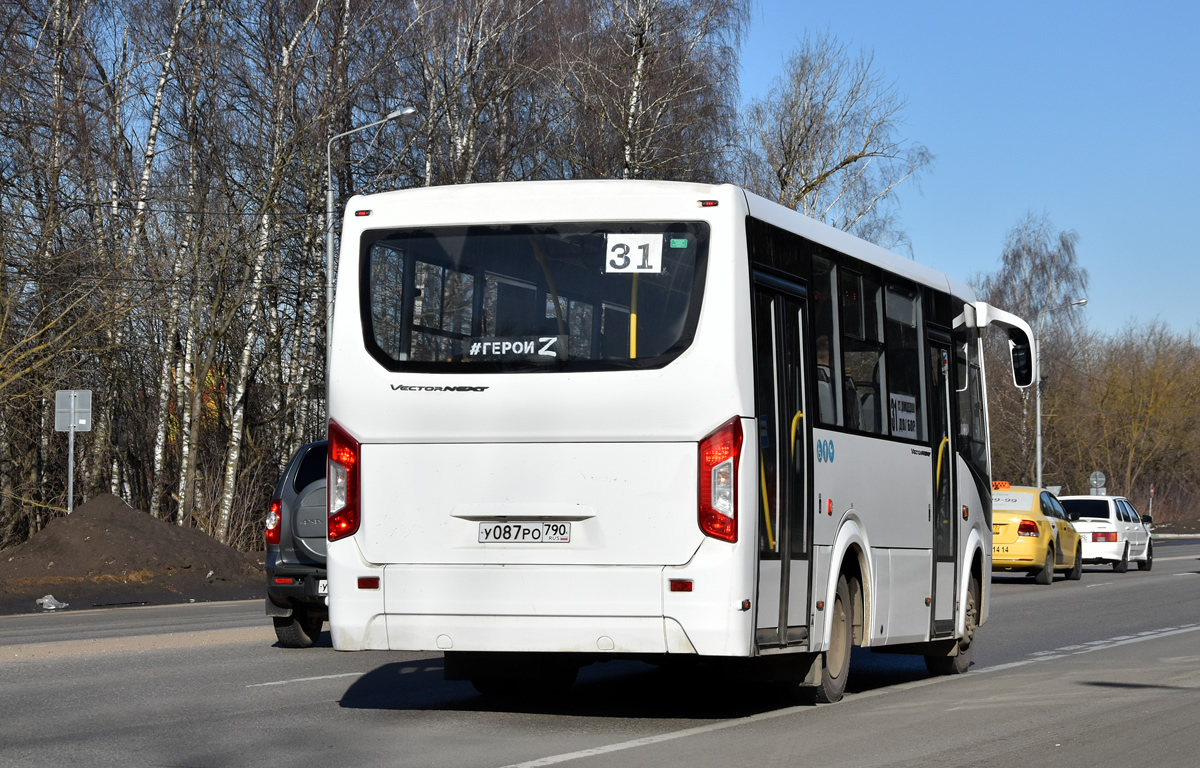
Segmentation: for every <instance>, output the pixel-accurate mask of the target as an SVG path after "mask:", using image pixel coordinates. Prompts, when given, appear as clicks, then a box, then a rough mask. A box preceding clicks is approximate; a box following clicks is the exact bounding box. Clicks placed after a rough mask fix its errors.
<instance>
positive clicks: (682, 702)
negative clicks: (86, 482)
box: [0, 541, 1200, 768]
mask: <svg viewBox="0 0 1200 768" xmlns="http://www.w3.org/2000/svg"><path fill="white" fill-rule="evenodd" d="M1155 554H1156V558H1155V565H1154V569H1153V570H1152V571H1149V572H1142V571H1137V570H1131V571H1130V572H1129V573H1126V574H1114V573H1113V572H1112V571H1111V570H1110V569H1100V568H1094V569H1085V572H1084V576H1083V579H1082V580H1081V581H1079V582H1066V581H1063V580H1061V578H1060V579H1059V580H1057V581H1056V582H1055V583H1054V584H1053V585H1051V586H1048V587H1039V586H1036V585H1034V584H1032V583H1030V582H1027V581H1026V580H1024V579H1020V578H1010V577H1005V576H998V577H996V578H995V579H994V580H993V585H992V612H991V616H990V619H989V621H988V623H987V624H986V625H985V626H984V627H983V628H982V630H981V632H980V636H979V646H978V648H977V650H976V655H975V664H974V666H973V667H972V671H971V672H970V673H968V674H967V675H963V676H959V677H955V678H930V677H928V676H927V674H926V673H925V670H924V666H923V664H922V663H921V661H920V660H919V659H917V658H909V657H903V656H890V655H883V654H872V653H870V652H869V651H856V652H855V657H854V663H853V667H852V670H851V680H850V693H849V694H848V695H847V697H846V698H845V700H843V701H842V702H841V703H839V704H835V705H822V706H811V705H805V704H800V703H797V699H796V698H795V697H794V696H792V695H790V694H789V693H787V692H784V691H779V690H773V689H768V688H763V687H761V686H760V687H752V686H741V687H737V686H727V685H720V684H717V683H714V682H713V681H711V680H707V679H687V678H683V677H680V676H677V675H671V674H668V673H666V672H663V671H661V670H658V669H656V668H654V667H650V666H647V665H642V664H638V663H633V662H610V663H606V664H598V665H593V666H591V667H588V668H585V669H584V670H583V672H582V673H581V674H580V678H579V682H578V683H577V685H576V687H575V689H574V691H573V692H572V695H571V696H570V697H569V698H568V699H566V700H564V701H562V702H559V703H555V704H551V703H542V704H539V703H530V702H521V701H510V700H493V699H487V698H484V697H481V696H479V695H477V694H476V693H475V691H474V689H473V688H472V687H471V686H470V685H469V684H468V683H462V682H445V681H443V680H442V674H441V667H442V660H441V657H440V656H438V655H430V654H400V653H358V654H348V653H336V652H334V651H333V650H332V649H331V648H330V647H329V645H328V636H327V635H326V636H325V637H323V643H322V644H321V645H320V646H318V647H316V648H312V649H308V650H303V651H297V650H287V649H283V648H279V647H276V646H275V645H274V633H273V631H272V629H271V627H270V625H269V622H268V620H267V619H266V618H265V617H264V615H263V612H262V605H261V603H260V602H257V601H255V602H249V603H213V604H193V605H179V606H167V607H149V608H127V609H109V610H102V611H83V612H74V613H73V612H70V611H67V612H64V613H61V614H37V615H24V616H11V617H3V618H0V766H9V765H11V766H68V765H78V766H120V767H121V768H131V767H132V766H180V767H183V766H188V767H190V768H200V767H204V766H214V767H215V766H241V765H246V766H287V767H288V768H294V767H297V766H309V765H312V766H317V765H322V766H329V765H333V766H340V765H347V766H356V767H357V766H421V767H429V768H438V767H440V766H447V767H450V766H454V767H455V768H498V767H500V766H529V767H530V768H532V767H533V766H548V765H559V764H561V765H565V766H568V767H569V768H594V767H599V766H605V767H610V766H616V767H620V766H688V768H710V767H711V768H717V767H718V766H720V767H721V768H727V767H728V766H800V765H808V766H894V767H897V768H899V767H902V766H903V767H907V766H914V767H915V766H921V767H922V768H937V767H939V766H962V765H967V764H970V765H972V766H1010V765H1013V764H1027V763H1041V764H1046V765H1050V764H1053V765H1055V766H1066V767H1067V768H1070V767H1072V766H1088V767H1089V768H1094V767H1096V766H1122V767H1125V766H1130V765H1153V766H1155V768H1173V767H1174V766H1179V767H1180V768H1184V767H1186V768H1191V767H1192V766H1195V765H1197V764H1200V758H1198V757H1197V754H1196V749H1195V739H1196V729H1197V726H1198V725H1200V542H1197V541H1180V542H1156V551H1155Z"/></svg>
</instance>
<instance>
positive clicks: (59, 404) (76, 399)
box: [54, 389, 92, 515]
mask: <svg viewBox="0 0 1200 768" xmlns="http://www.w3.org/2000/svg"><path fill="white" fill-rule="evenodd" d="M54 431H55V432H66V433H67V514H68V515H69V514H71V512H72V511H74V509H75V433H76V432H91V431H92V390H90V389H60V390H58V391H57V392H55V393H54Z"/></svg>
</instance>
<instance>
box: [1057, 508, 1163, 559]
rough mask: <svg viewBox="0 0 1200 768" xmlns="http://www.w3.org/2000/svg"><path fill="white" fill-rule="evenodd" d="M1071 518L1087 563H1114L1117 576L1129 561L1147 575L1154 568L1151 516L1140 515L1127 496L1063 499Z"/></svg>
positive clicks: (1068, 515)
mask: <svg viewBox="0 0 1200 768" xmlns="http://www.w3.org/2000/svg"><path fill="white" fill-rule="evenodd" d="M1059 501H1061V502H1062V505H1063V507H1064V508H1065V509H1066V510H1067V517H1068V518H1070V520H1071V523H1072V524H1073V525H1074V526H1075V530H1077V531H1079V538H1080V539H1081V540H1082V542H1083V562H1085V563H1110V564H1112V567H1113V570H1114V571H1116V572H1117V573H1125V571H1127V570H1129V561H1130V560H1132V561H1134V562H1136V563H1137V564H1138V568H1140V569H1141V570H1143V571H1148V570H1150V567H1151V566H1152V565H1153V564H1154V543H1153V542H1152V541H1151V540H1150V524H1151V523H1152V522H1153V521H1152V520H1151V518H1150V515H1139V514H1138V513H1137V510H1135V509H1134V508H1133V505H1132V504H1130V503H1129V499H1127V498H1125V497H1124V496H1061V497H1059Z"/></svg>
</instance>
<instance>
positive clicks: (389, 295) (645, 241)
mask: <svg viewBox="0 0 1200 768" xmlns="http://www.w3.org/2000/svg"><path fill="white" fill-rule="evenodd" d="M362 249H363V250H362V267H361V273H360V278H361V290H362V301H361V303H362V323H363V340H364V343H365V344H366V347H367V350H368V351H369V352H370V353H371V355H372V356H373V357H374V358H375V359H376V360H378V361H379V362H380V364H382V365H383V366H384V367H385V368H387V369H388V370H393V371H438V372H453V371H462V372H472V373H478V372H491V371H561V370H612V369H627V368H650V367H658V366H662V365H665V364H666V363H668V362H669V361H671V360H672V359H674V358H675V357H676V356H678V355H679V353H680V352H682V351H683V350H684V349H686V348H687V346H688V345H689V344H690V343H691V340H692V336H693V334H694V332H695V326H696V320H697V318H698V316H699V310H700V299H701V295H702V293H703V283H704V272H705V269H704V267H705V264H706V259H707V251H708V225H707V224H705V223H703V222H639V223H636V224H628V223H619V224H617V223H614V224H606V223H578V224H547V225H520V226H460V227H439V228H428V229H411V230H399V231H373V232H368V233H366V234H365V235H364V237H363V244H362Z"/></svg>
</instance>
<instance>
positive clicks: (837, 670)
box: [814, 575, 853, 704]
mask: <svg viewBox="0 0 1200 768" xmlns="http://www.w3.org/2000/svg"><path fill="white" fill-rule="evenodd" d="M850 606H851V603H850V585H849V584H848V583H847V581H846V577H845V576H844V575H842V576H839V577H838V582H837V592H836V593H835V594H834V598H833V608H832V609H831V610H830V612H829V621H830V622H831V626H830V631H829V650H827V651H825V652H824V653H822V654H821V682H820V684H819V685H817V688H816V691H815V696H814V698H815V699H816V701H817V702H818V703H821V704H832V703H834V702H836V701H841V700H842V694H844V693H845V692H846V678H847V677H849V675H850V644H851V643H850V641H851V633H852V624H853V616H852V615H851V611H852V608H851V607H850Z"/></svg>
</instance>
